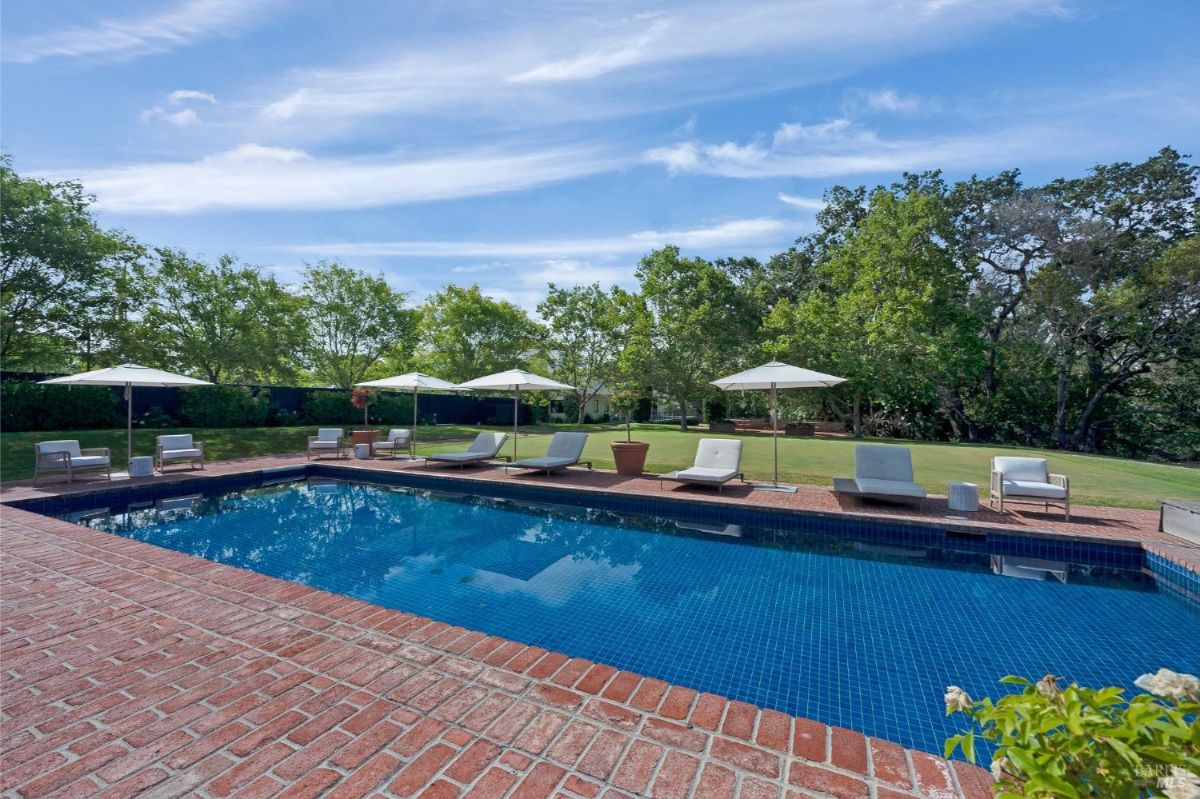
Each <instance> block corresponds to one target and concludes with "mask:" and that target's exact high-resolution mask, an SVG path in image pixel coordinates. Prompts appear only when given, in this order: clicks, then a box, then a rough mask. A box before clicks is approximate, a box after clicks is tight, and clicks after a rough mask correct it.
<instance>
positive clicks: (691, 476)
mask: <svg viewBox="0 0 1200 799" xmlns="http://www.w3.org/2000/svg"><path fill="white" fill-rule="evenodd" d="M741 468H742V442H740V441H735V440H733V439H729V438H702V439H700V446H698V447H697V448H696V460H695V465H693V466H691V467H689V468H687V469H680V470H679V471H677V472H669V473H667V474H664V475H663V476H662V479H665V480H679V481H680V482H683V483H707V484H709V485H720V484H721V483H728V482H729V481H730V480H732V479H733V478H735V477H737V476H738V474H739V473H740V471H741Z"/></svg>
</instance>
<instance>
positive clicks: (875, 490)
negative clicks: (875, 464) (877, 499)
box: [854, 477, 925, 498]
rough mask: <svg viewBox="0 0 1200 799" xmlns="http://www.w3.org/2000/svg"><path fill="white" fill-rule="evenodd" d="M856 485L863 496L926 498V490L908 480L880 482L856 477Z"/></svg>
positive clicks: (869, 478)
mask: <svg viewBox="0 0 1200 799" xmlns="http://www.w3.org/2000/svg"><path fill="white" fill-rule="evenodd" d="M854 484H855V485H856V486H858V490H859V492H860V493H862V494H877V495H887V496H894V497H918V498H919V497H924V496H925V489H923V488H921V487H920V486H919V485H917V484H916V483H913V482H911V481H908V480H878V479H874V478H871V477H856V478H855V479H854Z"/></svg>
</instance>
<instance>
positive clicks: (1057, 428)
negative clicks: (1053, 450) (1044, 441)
mask: <svg viewBox="0 0 1200 799" xmlns="http://www.w3.org/2000/svg"><path fill="white" fill-rule="evenodd" d="M1070 371H1071V366H1070V364H1069V363H1068V362H1067V360H1066V359H1065V358H1060V359H1059V362H1058V386H1057V387H1056V389H1055V401H1056V402H1057V405H1058V410H1057V412H1056V413H1055V415H1054V440H1055V442H1056V443H1057V444H1058V446H1059V448H1060V449H1074V447H1073V446H1072V441H1071V438H1070V437H1069V436H1068V435H1067V377H1068V375H1069V374H1070Z"/></svg>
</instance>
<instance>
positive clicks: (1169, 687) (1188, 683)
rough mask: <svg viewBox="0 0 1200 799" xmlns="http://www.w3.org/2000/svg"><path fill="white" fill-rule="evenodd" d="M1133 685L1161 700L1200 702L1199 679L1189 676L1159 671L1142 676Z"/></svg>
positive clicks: (1164, 670)
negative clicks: (1159, 697)
mask: <svg viewBox="0 0 1200 799" xmlns="http://www.w3.org/2000/svg"><path fill="white" fill-rule="evenodd" d="M1133 684H1134V685H1136V686H1137V687H1138V688H1141V689H1142V690H1143V691H1145V692H1147V693H1151V694H1154V695H1155V696H1161V697H1162V698H1163V699H1174V700H1177V701H1184V700H1187V701H1189V702H1200V679H1197V678H1196V677H1195V676H1193V675H1191V674H1177V673H1176V672H1173V671H1171V670H1170V669H1159V670H1158V671H1156V672H1155V673H1154V674H1143V675H1142V676H1141V677H1138V678H1137V679H1136V680H1134V681H1133Z"/></svg>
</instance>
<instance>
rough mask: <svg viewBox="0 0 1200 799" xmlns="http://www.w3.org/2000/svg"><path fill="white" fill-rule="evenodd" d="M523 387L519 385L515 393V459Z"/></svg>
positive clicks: (515, 456)
mask: <svg viewBox="0 0 1200 799" xmlns="http://www.w3.org/2000/svg"><path fill="white" fill-rule="evenodd" d="M520 403H521V387H520V386H517V393H516V394H514V395H513V460H514V461H515V460H516V459H517V420H519V419H520V418H521V414H520V411H521V406H520Z"/></svg>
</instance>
